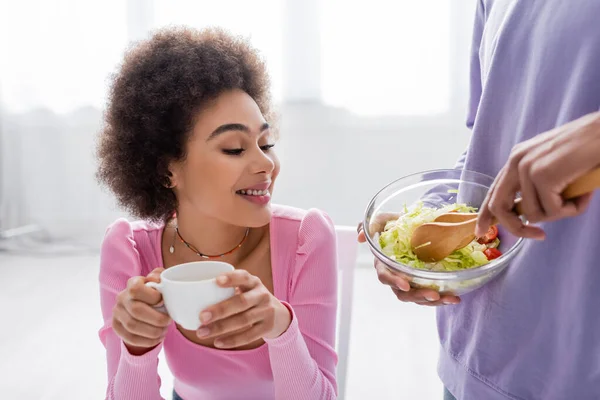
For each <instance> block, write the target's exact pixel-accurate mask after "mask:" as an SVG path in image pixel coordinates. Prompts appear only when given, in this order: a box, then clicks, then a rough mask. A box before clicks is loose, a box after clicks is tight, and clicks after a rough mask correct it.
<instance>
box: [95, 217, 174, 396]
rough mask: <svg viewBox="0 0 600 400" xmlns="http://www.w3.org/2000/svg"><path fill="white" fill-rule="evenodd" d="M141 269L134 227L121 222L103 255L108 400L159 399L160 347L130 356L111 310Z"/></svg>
mask: <svg viewBox="0 0 600 400" xmlns="http://www.w3.org/2000/svg"><path fill="white" fill-rule="evenodd" d="M141 271H142V266H141V261H140V256H139V253H138V251H137V249H136V243H135V242H134V240H133V231H132V229H131V225H130V224H129V222H127V221H126V220H124V219H119V220H118V221H116V222H115V223H114V224H113V225H112V226H110V227H109V228H108V230H107V232H106V236H105V237H104V242H103V243H102V250H101V252H100V305H101V307H102V317H103V319H104V325H103V327H102V329H100V332H99V335H100V340H101V341H102V344H103V345H104V347H105V348H106V361H107V370H108V387H107V389H106V398H107V399H127V400H135V399H140V400H153V399H162V397H161V396H160V378H159V376H158V370H157V366H158V353H159V352H160V350H161V346H158V347H156V348H154V349H152V350H151V351H149V352H148V353H146V354H144V355H142V356H134V355H131V354H130V353H129V352H128V351H127V348H126V347H125V345H124V343H123V342H122V340H121V339H120V338H119V337H118V336H117V335H116V334H115V332H114V331H113V330H112V326H111V322H112V310H113V307H114V305H115V303H116V297H117V294H119V292H121V291H122V290H123V289H125V287H126V286H127V281H128V279H129V278H131V277H133V276H139V275H141Z"/></svg>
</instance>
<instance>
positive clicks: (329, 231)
mask: <svg viewBox="0 0 600 400" xmlns="http://www.w3.org/2000/svg"><path fill="white" fill-rule="evenodd" d="M163 229H164V225H160V226H159V225H153V224H150V223H147V222H134V223H129V222H128V221H127V220H125V219H119V220H117V221H116V222H114V223H113V224H112V225H111V226H110V227H109V228H108V230H107V233H106V236H105V239H104V242H103V244H102V252H101V258H100V298H101V305H102V315H103V317H104V326H103V327H102V328H101V329H100V332H99V334H100V340H101V341H102V343H103V345H104V346H105V348H106V358H107V364H108V368H107V369H108V388H107V393H106V397H107V398H109V399H123V400H134V399H140V400H153V399H161V396H160V393H159V388H160V378H159V376H158V373H157V365H158V354H159V352H160V351H161V349H162V348H163V347H164V351H165V356H166V359H167V363H168V365H169V368H170V370H171V372H172V373H173V376H174V378H175V381H174V388H175V390H176V391H177V393H178V394H179V395H180V396H181V397H182V398H184V399H186V400H193V399H214V400H231V399H247V400H254V399H255V400H268V399H278V400H279V399H282V400H283V399H286V400H287V399H298V400H320V399H335V398H336V394H337V385H336V377H335V369H336V364H337V355H336V353H335V349H334V345H335V329H336V308H337V266H336V242H335V231H334V226H333V223H332V222H331V220H330V219H329V218H328V217H327V216H326V215H325V214H324V213H322V212H321V211H318V210H314V209H312V210H310V211H303V210H299V209H295V208H291V207H284V206H276V205H274V206H273V218H272V220H271V224H270V233H271V265H272V268H273V287H274V295H275V296H276V297H277V298H278V299H280V300H281V301H283V302H285V303H286V305H288V306H289V308H290V310H292V323H291V325H290V327H289V328H288V330H287V331H286V332H285V333H283V334H282V335H281V336H280V337H278V338H276V339H273V340H267V341H266V343H265V344H264V345H262V346H260V347H258V348H256V349H253V350H241V351H228V350H218V349H212V348H208V347H204V346H200V345H197V344H195V343H193V342H190V341H189V340H187V339H186V338H185V337H184V336H183V335H182V334H181V333H180V332H179V331H178V330H177V328H176V326H175V324H174V323H173V324H171V326H170V327H169V330H168V333H167V336H166V338H165V340H164V342H163V344H162V345H160V346H158V347H156V348H155V349H153V350H152V351H150V352H148V353H146V354H144V355H142V356H133V355H131V354H129V352H128V351H127V349H126V347H125V346H124V344H123V342H122V341H121V339H120V338H119V337H118V336H117V335H116V334H115V333H114V332H113V330H112V327H111V318H112V309H113V306H114V304H115V301H116V295H117V294H118V293H119V292H120V291H122V290H123V289H124V288H125V287H126V285H127V280H128V279H129V278H130V277H132V276H138V275H144V276H145V275H146V274H148V273H149V272H150V271H151V270H152V269H154V268H156V267H159V266H162V265H163V263H162V254H161V237H162V231H163Z"/></svg>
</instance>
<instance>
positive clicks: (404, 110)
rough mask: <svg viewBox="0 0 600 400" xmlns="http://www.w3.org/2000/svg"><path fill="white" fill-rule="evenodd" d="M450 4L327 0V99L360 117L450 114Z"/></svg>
mask: <svg viewBox="0 0 600 400" xmlns="http://www.w3.org/2000/svg"><path fill="white" fill-rule="evenodd" d="M451 3H452V2H450V1H440V2H435V5H432V2H429V1H415V0H395V1H388V0H369V1H358V0H324V1H323V2H322V9H321V32H322V35H321V40H322V42H321V52H322V53H321V60H322V61H321V62H322V64H321V65H322V71H321V73H322V97H323V101H324V102H325V103H326V104H329V105H331V106H334V107H342V108H345V109H348V110H350V111H353V112H355V113H357V114H361V115H385V114H392V115H423V114H436V113H444V112H447V111H448V110H449V101H450V100H449V98H450V54H449V53H450V50H449V48H450V18H451V15H450V8H451Z"/></svg>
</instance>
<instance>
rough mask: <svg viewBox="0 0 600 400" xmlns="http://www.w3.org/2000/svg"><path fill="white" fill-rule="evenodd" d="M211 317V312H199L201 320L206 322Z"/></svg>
mask: <svg viewBox="0 0 600 400" xmlns="http://www.w3.org/2000/svg"><path fill="white" fill-rule="evenodd" d="M211 318H212V314H211V313H210V312H208V311H205V312H203V313H202V314H200V320H201V321H202V322H205V323H206V322H208V321H210V319H211Z"/></svg>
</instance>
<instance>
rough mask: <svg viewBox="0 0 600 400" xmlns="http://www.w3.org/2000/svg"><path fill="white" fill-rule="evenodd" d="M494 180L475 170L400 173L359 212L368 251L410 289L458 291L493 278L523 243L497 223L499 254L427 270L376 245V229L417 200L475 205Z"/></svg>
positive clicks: (430, 203)
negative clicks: (477, 262)
mask: <svg viewBox="0 0 600 400" xmlns="http://www.w3.org/2000/svg"><path fill="white" fill-rule="evenodd" d="M493 181H494V179H493V178H492V177H490V176H488V175H484V174H480V173H478V172H473V171H468V170H458V169H445V170H433V171H425V172H419V173H416V174H413V175H408V176H405V177H403V178H400V179H398V180H396V181H394V182H392V183H390V184H389V185H387V186H386V187H384V188H383V189H381V190H380V191H379V192H378V193H377V194H376V195H375V197H373V199H372V200H371V201H370V203H369V205H368V207H367V210H366V212H365V219H364V222H363V224H364V227H365V228H364V230H365V236H366V238H367V243H368V245H369V247H370V249H371V252H372V253H373V254H374V255H375V257H377V258H378V259H379V260H381V261H382V262H383V263H384V264H385V265H386V266H387V267H388V268H390V269H391V270H393V271H394V272H397V273H399V274H401V275H403V276H404V277H405V278H406V279H407V280H408V281H409V282H410V285H411V286H412V287H414V288H429V289H433V290H436V291H437V292H439V293H440V294H453V295H456V296H460V295H464V294H466V293H469V292H471V291H473V290H475V289H478V288H480V287H481V286H483V285H485V284H486V283H488V282H490V281H491V280H492V279H494V278H495V277H496V276H497V275H498V274H499V273H500V272H502V271H503V270H504V268H506V267H507V266H508V265H509V262H510V260H511V259H512V258H513V257H515V255H517V253H518V252H519V250H520V249H521V247H522V246H523V238H519V237H516V236H514V235H512V234H510V233H509V232H507V231H505V230H504V229H502V227H499V238H500V247H499V250H500V251H501V252H502V256H500V257H499V258H496V259H494V260H492V261H490V262H489V263H488V264H485V265H482V266H480V267H476V268H471V269H465V270H460V271H429V270H424V269H417V268H414V267H411V266H408V265H405V264H401V263H399V262H397V261H395V260H393V259H391V258H389V257H388V256H386V255H385V254H384V253H383V252H382V250H381V246H380V245H379V233H380V232H381V231H382V230H383V228H384V226H385V223H384V222H383V221H385V220H386V219H387V220H389V219H390V217H391V216H392V215H395V216H396V217H397V216H398V215H399V214H400V213H401V212H402V210H404V209H405V207H409V208H410V207H411V205H414V204H417V203H418V202H420V201H422V202H423V203H424V205H425V206H427V207H432V208H440V207H442V206H445V205H449V204H453V203H466V204H467V205H469V206H472V207H476V208H479V207H480V206H481V204H482V203H483V200H484V199H485V196H486V194H487V192H488V190H489V188H490V186H491V185H492V183H493Z"/></svg>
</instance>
